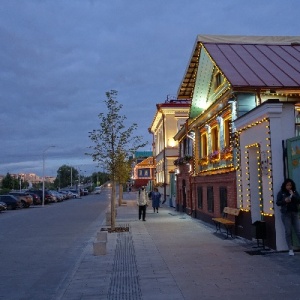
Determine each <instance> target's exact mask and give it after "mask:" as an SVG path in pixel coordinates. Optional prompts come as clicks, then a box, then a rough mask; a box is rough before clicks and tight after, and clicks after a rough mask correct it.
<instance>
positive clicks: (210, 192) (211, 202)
mask: <svg viewBox="0 0 300 300" xmlns="http://www.w3.org/2000/svg"><path fill="white" fill-rule="evenodd" d="M207 210H208V211H209V212H212V213H213V212H214V189H213V187H212V186H208V187H207Z"/></svg>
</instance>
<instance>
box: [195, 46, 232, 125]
mask: <svg viewBox="0 0 300 300" xmlns="http://www.w3.org/2000/svg"><path fill="white" fill-rule="evenodd" d="M229 86H230V84H229V82H228V80H227V79H226V77H225V76H224V74H223V73H222V71H221V70H220V69H219V68H218V67H217V65H216V64H215V62H214V61H213V59H212V58H211V57H210V56H209V54H208V52H207V51H206V49H205V48H204V47H203V46H202V48H201V52H200V58H199V65H198V70H197V77H196V82H195V89H194V93H193V99H192V104H191V109H190V115H189V117H190V118H191V119H194V118H196V117H197V116H199V115H200V114H201V113H202V112H203V111H204V110H205V109H206V108H207V107H209V106H210V105H211V104H212V103H213V102H214V101H215V100H217V99H218V98H219V97H221V96H222V94H223V93H224V92H225V91H226V90H227V89H228V88H229Z"/></svg>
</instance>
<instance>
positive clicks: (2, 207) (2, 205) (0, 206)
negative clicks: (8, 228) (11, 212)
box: [0, 202, 7, 212]
mask: <svg viewBox="0 0 300 300" xmlns="http://www.w3.org/2000/svg"><path fill="white" fill-rule="evenodd" d="M4 210H7V205H6V203H4V202H0V212H1V211H4Z"/></svg>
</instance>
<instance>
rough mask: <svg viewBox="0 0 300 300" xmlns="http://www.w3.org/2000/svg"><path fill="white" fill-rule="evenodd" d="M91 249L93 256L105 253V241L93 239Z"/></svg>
mask: <svg viewBox="0 0 300 300" xmlns="http://www.w3.org/2000/svg"><path fill="white" fill-rule="evenodd" d="M93 251H94V255H95V256H99V255H105V254H106V241H95V242H94V243H93Z"/></svg>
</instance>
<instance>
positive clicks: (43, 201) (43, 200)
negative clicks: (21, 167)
mask: <svg viewBox="0 0 300 300" xmlns="http://www.w3.org/2000/svg"><path fill="white" fill-rule="evenodd" d="M54 147H55V146H49V147H47V148H46V149H45V150H44V151H43V199H42V206H44V205H45V158H46V157H45V156H46V151H47V150H48V149H50V148H54Z"/></svg>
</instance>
